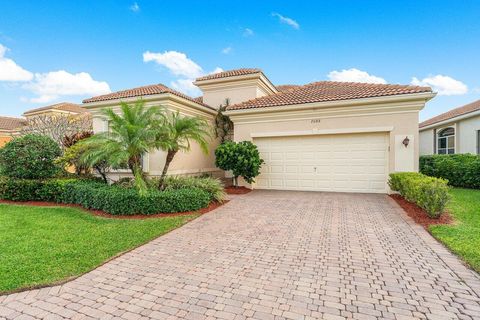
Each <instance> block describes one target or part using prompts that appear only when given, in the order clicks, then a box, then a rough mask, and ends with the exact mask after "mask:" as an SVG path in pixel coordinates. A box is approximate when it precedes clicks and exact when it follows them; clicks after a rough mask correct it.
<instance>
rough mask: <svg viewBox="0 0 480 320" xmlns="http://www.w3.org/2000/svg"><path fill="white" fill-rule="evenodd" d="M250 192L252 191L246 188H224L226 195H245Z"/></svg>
mask: <svg viewBox="0 0 480 320" xmlns="http://www.w3.org/2000/svg"><path fill="white" fill-rule="evenodd" d="M250 191H252V189H248V188H246V187H233V186H231V187H226V188H225V192H226V193H227V194H246V193H249V192H250Z"/></svg>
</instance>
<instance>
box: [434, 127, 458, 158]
mask: <svg viewBox="0 0 480 320" xmlns="http://www.w3.org/2000/svg"><path fill="white" fill-rule="evenodd" d="M448 129H452V130H453V134H451V135H448V136H444V137H441V136H440V135H441V134H442V132H444V131H445V130H448ZM456 135H457V131H456V127H454V126H450V127H445V128H441V129H439V130H437V134H436V143H437V150H436V153H437V154H455V153H456V147H457V141H456ZM441 139H442V140H443V139H445V146H446V147H445V148H441V147H440V140H441ZM449 140H453V148H449V147H448V141H449ZM452 149H453V152H451V150H452ZM440 150H444V151H445V152H443V153H442V152H440Z"/></svg>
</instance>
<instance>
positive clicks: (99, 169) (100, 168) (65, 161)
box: [56, 143, 110, 183]
mask: <svg viewBox="0 0 480 320" xmlns="http://www.w3.org/2000/svg"><path fill="white" fill-rule="evenodd" d="M87 150H88V146H87V145H85V144H81V143H76V144H74V145H72V146H71V147H69V148H67V149H66V150H65V152H64V153H63V156H61V157H60V158H58V159H57V160H56V163H57V164H59V165H60V166H62V167H63V168H67V167H73V168H75V174H76V175H78V176H81V175H87V174H89V173H91V171H92V169H94V170H95V171H96V173H97V174H98V175H100V177H102V180H103V182H105V183H107V170H108V168H109V167H110V165H109V164H108V161H107V159H105V158H104V159H102V158H96V162H94V161H89V162H87V161H85V160H83V156H84V154H85V153H86V152H87Z"/></svg>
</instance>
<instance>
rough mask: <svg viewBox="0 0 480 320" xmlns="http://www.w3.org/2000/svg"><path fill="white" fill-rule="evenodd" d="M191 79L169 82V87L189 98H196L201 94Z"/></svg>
mask: <svg viewBox="0 0 480 320" xmlns="http://www.w3.org/2000/svg"><path fill="white" fill-rule="evenodd" d="M193 81H195V80H193V79H177V80H175V81H172V82H170V85H171V86H172V88H173V89H175V90H177V91H180V92H183V93H185V94H187V95H190V96H193V97H195V96H198V95H200V94H201V93H202V92H201V91H200V89H198V87H197V86H196V85H194V84H193Z"/></svg>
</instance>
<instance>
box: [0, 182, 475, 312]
mask: <svg viewBox="0 0 480 320" xmlns="http://www.w3.org/2000/svg"><path fill="white" fill-rule="evenodd" d="M479 293H480V277H479V276H478V274H476V273H475V272H473V271H472V270H470V269H468V268H466V267H465V266H464V265H463V264H462V263H461V262H460V261H459V259H458V258H457V257H455V256H454V255H453V254H451V253H450V252H449V251H448V250H447V249H445V248H444V247H443V246H442V245H441V244H439V243H438V242H437V241H436V240H435V239H433V238H432V237H431V236H430V235H429V234H428V233H427V232H426V231H425V230H424V229H423V228H422V227H420V226H418V225H416V224H415V223H414V222H413V221H412V220H411V219H410V218H408V216H406V214H405V213H404V212H403V211H402V209H400V207H398V205H397V204H396V203H395V202H394V201H392V200H391V199H390V198H389V197H388V196H386V195H374V194H343V193H320V192H293V191H292V192H290V191H283V192H282V191H254V192H251V193H249V194H246V195H242V196H235V197H234V198H233V199H232V200H231V201H230V202H229V203H228V204H226V205H224V206H222V207H220V208H219V209H217V210H215V211H212V212H210V213H208V214H206V215H203V216H202V217H200V218H198V219H196V220H194V221H192V222H190V223H188V224H187V225H185V226H183V227H181V228H179V229H177V230H174V231H172V232H170V233H168V234H166V235H164V236H162V237H160V238H158V239H156V240H153V241H152V242H150V243H148V244H146V245H144V246H141V247H139V248H137V249H135V250H133V251H131V252H129V253H127V254H125V255H123V256H121V257H119V258H116V259H114V260H112V261H110V262H108V263H106V264H105V265H103V266H101V267H99V268H98V269H96V270H94V271H92V272H90V273H87V274H85V275H83V276H82V277H80V278H77V279H76V280H73V281H71V282H68V283H66V284H64V285H61V286H56V287H52V288H45V289H39V290H32V291H27V292H21V293H16V294H11V295H7V296H0V319H99V318H103V319H226V320H229V319H231V320H240V319H344V318H353V319H452V318H453V319H480V297H479Z"/></svg>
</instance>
